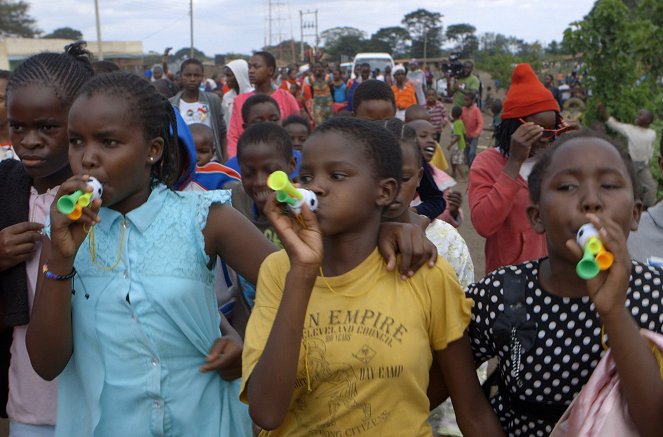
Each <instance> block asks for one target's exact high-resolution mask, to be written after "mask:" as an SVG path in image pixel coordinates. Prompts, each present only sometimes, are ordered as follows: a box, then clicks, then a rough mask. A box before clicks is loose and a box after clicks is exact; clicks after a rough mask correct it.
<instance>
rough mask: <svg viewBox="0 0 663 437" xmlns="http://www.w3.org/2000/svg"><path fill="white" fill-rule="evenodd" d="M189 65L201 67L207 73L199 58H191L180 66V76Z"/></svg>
mask: <svg viewBox="0 0 663 437" xmlns="http://www.w3.org/2000/svg"><path fill="white" fill-rule="evenodd" d="M187 65H197V66H199V67H200V68H201V69H202V70H203V71H205V67H203V63H202V62H200V59H198V58H189V59H185V60H184V62H182V65H180V74H182V72H183V71H184V67H186V66H187Z"/></svg>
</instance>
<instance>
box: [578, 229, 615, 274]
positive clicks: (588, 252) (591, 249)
mask: <svg viewBox="0 0 663 437" xmlns="http://www.w3.org/2000/svg"><path fill="white" fill-rule="evenodd" d="M576 241H577V242H578V244H579V245H580V247H582V250H583V256H582V259H581V260H580V261H579V262H578V264H577V265H576V273H578V276H580V277H581V278H582V279H585V280H587V279H592V278H593V277H594V276H596V275H598V274H599V272H600V271H601V270H607V269H609V268H610V266H611V265H612V262H613V261H614V259H615V257H614V256H613V255H612V253H610V252H608V251H607V250H605V247H603V243H601V240H599V231H597V230H596V228H595V227H594V225H592V224H591V223H587V224H586V225H582V226H581V227H580V229H579V230H578V234H577V235H576Z"/></svg>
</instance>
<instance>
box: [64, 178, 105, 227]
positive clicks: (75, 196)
mask: <svg viewBox="0 0 663 437" xmlns="http://www.w3.org/2000/svg"><path fill="white" fill-rule="evenodd" d="M87 185H88V187H92V192H87V191H81V190H78V191H75V192H73V193H71V194H67V195H64V196H62V197H60V198H59V199H58V203H57V207H58V211H60V212H61V213H62V214H65V215H66V216H67V217H69V218H70V219H72V220H78V219H79V218H81V215H83V208H85V207H87V206H89V205H90V204H91V203H92V202H94V201H95V200H97V199H101V195H102V194H103V192H104V189H103V187H102V186H101V182H99V181H98V180H97V179H96V178H93V177H92V176H90V178H89V179H88V181H87Z"/></svg>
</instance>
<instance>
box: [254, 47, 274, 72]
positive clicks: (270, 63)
mask: <svg viewBox="0 0 663 437" xmlns="http://www.w3.org/2000/svg"><path fill="white" fill-rule="evenodd" d="M253 56H260V57H261V58H262V59H263V60H264V61H265V64H267V67H272V69H273V70H274V71H276V58H275V57H274V55H272V54H271V53H269V52H266V51H264V50H263V51H259V52H254V53H253Z"/></svg>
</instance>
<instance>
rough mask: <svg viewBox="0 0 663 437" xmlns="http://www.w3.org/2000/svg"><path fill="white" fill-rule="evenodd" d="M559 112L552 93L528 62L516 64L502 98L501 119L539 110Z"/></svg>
mask: <svg viewBox="0 0 663 437" xmlns="http://www.w3.org/2000/svg"><path fill="white" fill-rule="evenodd" d="M545 111H556V112H559V105H558V104H557V101H556V100H555V98H554V97H553V95H552V93H551V92H550V91H549V90H548V89H547V88H546V87H544V86H543V84H542V83H541V81H539V78H538V77H536V74H534V70H532V67H531V66H530V65H529V64H518V65H517V66H516V68H515V69H514V70H513V74H512V75H511V86H510V87H509V90H508V91H507V92H506V98H505V99H504V105H503V112H502V116H501V118H502V120H507V119H510V118H520V117H527V116H528V115H533V114H538V113H539V112H545Z"/></svg>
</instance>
